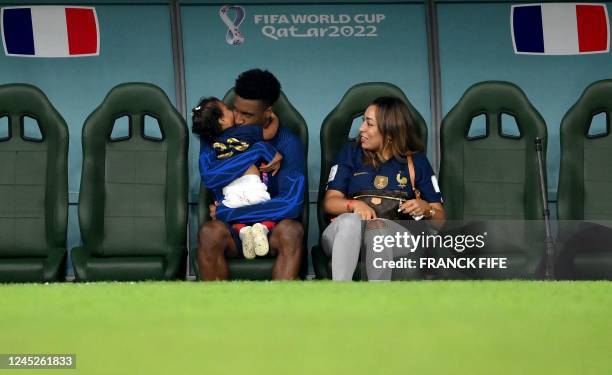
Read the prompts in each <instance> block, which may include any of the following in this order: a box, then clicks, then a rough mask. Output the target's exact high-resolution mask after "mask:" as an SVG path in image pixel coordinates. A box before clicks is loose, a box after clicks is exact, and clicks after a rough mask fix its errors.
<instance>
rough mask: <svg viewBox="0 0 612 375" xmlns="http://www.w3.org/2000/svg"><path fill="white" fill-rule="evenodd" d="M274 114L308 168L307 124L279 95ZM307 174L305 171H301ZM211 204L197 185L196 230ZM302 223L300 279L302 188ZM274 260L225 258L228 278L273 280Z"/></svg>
mask: <svg viewBox="0 0 612 375" xmlns="http://www.w3.org/2000/svg"><path fill="white" fill-rule="evenodd" d="M234 96H235V94H234V90H233V89H230V90H229V91H228V92H227V94H225V97H224V98H223V101H224V102H225V103H228V104H229V103H233V102H234ZM273 110H274V113H275V114H276V115H277V116H278V118H279V119H280V125H281V126H282V127H284V128H287V129H289V130H291V131H292V132H293V133H294V134H296V135H297V136H298V137H299V138H300V140H301V141H302V144H303V145H304V165H305V166H306V165H307V158H308V126H307V125H306V121H304V118H303V117H302V115H300V113H299V112H298V111H297V110H296V109H295V107H294V106H293V105H292V104H291V102H289V99H287V97H286V96H285V94H284V93H283V92H281V95H280V97H279V98H278V100H277V102H276V103H275V104H274V106H273ZM304 173H306V171H304ZM304 178H305V179H306V181H305V186H308V177H307V176H304ZM213 201H214V197H213V193H212V191H211V190H209V189H206V187H205V186H204V185H203V184H200V195H199V198H198V223H199V225H198V228H199V227H201V226H202V225H203V224H204V223H206V222H207V221H208V220H210V215H209V209H208V205H209V204H210V203H212V202H213ZM301 223H302V226H303V228H304V239H303V244H304V257H303V259H302V264H301V268H300V277H302V278H305V277H306V274H307V272H308V251H307V250H306V249H307V247H306V244H307V241H308V189H304V208H303V211H302V218H301ZM197 253H198V252H197V248H194V249H193V250H192V251H191V256H190V257H191V265H192V267H193V269H194V271H195V274H196V277H197V278H198V280H199V279H200V276H201V275H200V269H199V266H198V262H197V256H198V254H197ZM275 261H276V258H274V257H272V256H268V257H263V258H260V257H258V258H255V259H251V260H248V259H242V258H235V259H232V258H229V259H227V265H228V268H229V277H230V279H233V280H270V279H272V266H273V265H274V262H275Z"/></svg>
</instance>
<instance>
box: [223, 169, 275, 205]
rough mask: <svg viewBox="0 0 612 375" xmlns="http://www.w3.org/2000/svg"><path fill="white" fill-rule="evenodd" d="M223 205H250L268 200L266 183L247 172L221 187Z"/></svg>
mask: <svg viewBox="0 0 612 375" xmlns="http://www.w3.org/2000/svg"><path fill="white" fill-rule="evenodd" d="M223 198H224V199H223V205H224V206H225V207H229V208H237V207H244V206H250V205H252V204H257V203H261V202H265V201H269V200H270V194H268V188H267V186H266V184H264V183H263V182H261V180H260V179H259V176H257V175H255V174H248V175H245V176H242V177H240V178H237V179H235V180H234V181H232V183H230V184H229V185H227V186H226V187H224V188H223Z"/></svg>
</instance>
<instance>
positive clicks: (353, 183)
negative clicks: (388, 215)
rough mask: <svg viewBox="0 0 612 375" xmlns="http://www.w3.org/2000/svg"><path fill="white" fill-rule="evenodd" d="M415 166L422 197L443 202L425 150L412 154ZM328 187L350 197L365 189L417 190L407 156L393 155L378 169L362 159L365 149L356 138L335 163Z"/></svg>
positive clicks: (425, 199) (412, 193) (411, 193)
mask: <svg viewBox="0 0 612 375" xmlns="http://www.w3.org/2000/svg"><path fill="white" fill-rule="evenodd" d="M412 160H413V162H414V169H415V171H414V172H415V181H414V184H415V186H416V188H417V189H418V190H419V191H420V192H421V199H423V200H424V201H426V202H430V203H433V202H440V203H441V202H442V194H441V193H440V188H439V187H438V180H437V178H436V175H435V174H434V172H433V169H432V168H431V165H430V164H429V161H428V160H427V156H426V155H425V154H423V153H417V154H414V155H413V156H412ZM327 189H328V190H329V189H332V190H338V191H340V192H342V193H343V194H344V195H346V196H348V197H351V196H354V195H355V194H356V193H358V192H361V191H364V190H381V191H384V190H403V191H406V192H407V193H408V196H409V197H410V199H414V192H413V191H412V188H411V186H410V175H409V174H408V163H407V161H406V160H401V161H400V160H397V159H394V158H393V159H390V160H387V161H386V162H384V163H383V164H381V165H380V166H379V167H378V170H375V169H374V168H372V167H371V166H369V165H365V164H364V162H363V150H362V149H361V147H360V146H359V144H357V143H356V142H351V143H349V144H347V145H345V146H344V147H343V148H342V150H341V151H340V153H339V154H338V157H337V158H336V162H335V163H334V165H333V166H332V168H331V170H330V173H329V179H328V182H327Z"/></svg>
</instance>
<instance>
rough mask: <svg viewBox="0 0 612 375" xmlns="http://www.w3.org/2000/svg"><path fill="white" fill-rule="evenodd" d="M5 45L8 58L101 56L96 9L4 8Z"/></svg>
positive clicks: (54, 7)
mask: <svg viewBox="0 0 612 375" xmlns="http://www.w3.org/2000/svg"><path fill="white" fill-rule="evenodd" d="M0 19H1V20H2V42H3V44H4V52H5V53H6V55H7V56H30V57H73V56H96V55H98V54H99V53H100V33H99V28H98V18H97V15H96V10H95V8H93V7H76V6H74V7H65V6H49V5H43V6H29V7H6V8H2V16H1V17H0Z"/></svg>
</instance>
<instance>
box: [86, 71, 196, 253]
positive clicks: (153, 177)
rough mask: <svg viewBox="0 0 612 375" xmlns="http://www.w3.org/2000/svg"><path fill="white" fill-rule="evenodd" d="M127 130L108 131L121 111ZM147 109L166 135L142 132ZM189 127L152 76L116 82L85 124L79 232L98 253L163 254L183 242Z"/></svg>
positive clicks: (185, 225)
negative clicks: (118, 133) (117, 134)
mask: <svg viewBox="0 0 612 375" xmlns="http://www.w3.org/2000/svg"><path fill="white" fill-rule="evenodd" d="M123 116H128V117H129V136H128V137H125V138H119V139H117V140H112V139H111V134H112V132H113V127H114V124H115V121H116V119H118V118H120V117H123ZM145 116H150V117H152V118H153V119H155V120H157V123H158V124H159V131H161V139H155V138H151V137H149V136H147V135H146V134H145ZM187 145H188V136H187V127H186V124H185V121H184V120H183V118H182V117H181V116H180V114H179V113H178V112H177V110H176V109H175V108H174V106H173V105H172V103H171V102H170V100H169V99H168V97H167V96H166V94H165V93H164V92H163V91H162V90H161V89H160V88H159V87H157V86H154V85H151V84H148V83H125V84H120V85H118V86H116V87H114V88H113V89H112V90H110V92H109V93H108V95H107V96H106V98H104V101H103V102H102V104H100V106H99V107H98V108H96V109H95V110H94V111H93V113H91V115H89V117H88V118H87V120H86V121H85V125H84V127H83V172H82V175H81V193H80V199H79V222H80V225H81V236H82V239H83V243H84V245H85V246H86V247H88V248H90V249H91V252H92V254H93V255H97V256H116V255H166V254H168V253H169V252H170V251H171V249H176V248H185V244H186V230H187Z"/></svg>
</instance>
